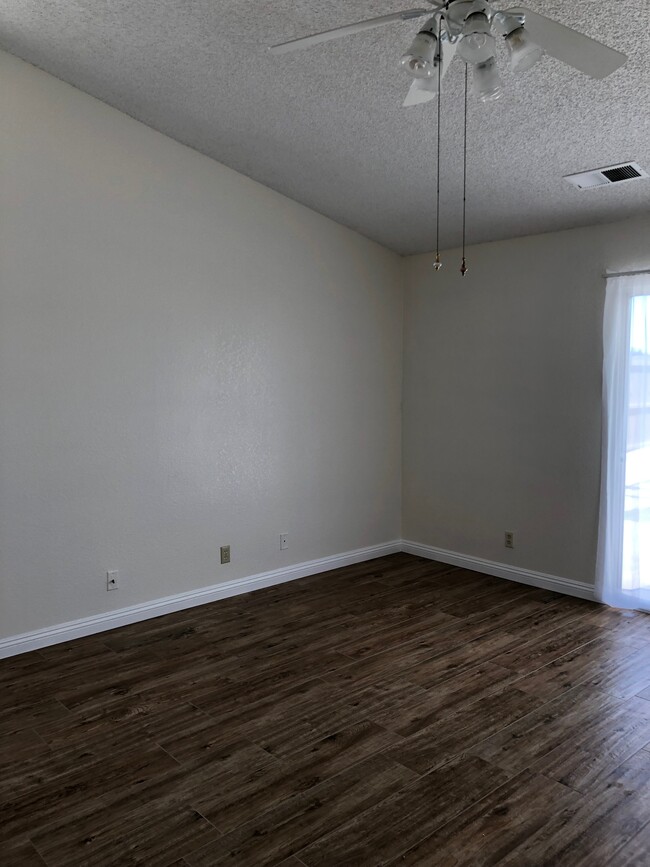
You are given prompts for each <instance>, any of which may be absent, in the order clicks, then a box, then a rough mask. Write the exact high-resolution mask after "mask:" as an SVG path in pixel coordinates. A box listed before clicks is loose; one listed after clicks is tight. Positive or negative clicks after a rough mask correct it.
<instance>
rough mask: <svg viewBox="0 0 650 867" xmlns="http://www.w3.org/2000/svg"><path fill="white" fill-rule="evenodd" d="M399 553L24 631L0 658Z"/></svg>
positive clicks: (329, 563)
mask: <svg viewBox="0 0 650 867" xmlns="http://www.w3.org/2000/svg"><path fill="white" fill-rule="evenodd" d="M401 550H402V543H401V541H400V540H399V539H397V540H395V541H393V542H386V543H384V544H383V545H372V546H371V547H369V548H358V549H357V550H356V551H347V552H345V553H343V554H334V555H332V556H330V557H321V558H320V559H319V560H309V561H307V562H305V563H297V564H296V565H294V566H287V567H286V568H284V569H274V570H273V571H271V572H261V573H260V574H259V575H249V576H248V577H246V578H237V579H235V580H234V581H225V582H224V583H222V584H214V585H212V586H210V587H202V588H200V589H199V590H190V591H188V592H187V593H176V594H175V595H174V596H165V597H163V598H161V599H154V600H152V601H151V602H142V603H140V604H139V605H131V606H129V607H128V608H120V609H118V610H117V611H108V612H106V613H104V614H96V615H94V616H93V617H83V618H81V619H80V620H72V621H70V622H68V623H59V624H57V625H56V626H50V627H47V628H46V629H37V630H36V631H34V632H25V633H23V634H22V635H10V636H9V637H8V638H3V639H0V659H4V658H6V657H9V656H16V655H17V654H19V653H27V652H28V651H30V650H38V649H39V648H40V647H49V646H50V645H52V644H60V643H62V642H64V641H70V640H72V639H73V638H83V636H85V635H95V634H96V633H99V632H106V631H107V630H109V629H116V628H117V627H118V626H127V625H128V624H129V623H137V622H139V621H141V620H150V619H151V618H153V617H161V616H162V615H163V614H171V613H172V612H174V611H182V610H184V609H186V608H194V607H195V606H196V605H205V604H206V603H208V602H216V601H217V600H219V599H227V598H228V597H229V596H238V595H239V594H240V593H250V592H251V591H252V590H260V589H262V587H271V586H273V585H274V584H283V583H284V582H285V581H294V580H295V579H296V578H306V577H307V576H308V575H317V574H318V573H319V572H328V571H329V570H330V569H339V568H341V567H342V566H351V565H353V564H354V563H362V562H364V561H365V560H373V559H374V558H376V557H385V556H386V555H388V554H395V553H397V552H398V551H401Z"/></svg>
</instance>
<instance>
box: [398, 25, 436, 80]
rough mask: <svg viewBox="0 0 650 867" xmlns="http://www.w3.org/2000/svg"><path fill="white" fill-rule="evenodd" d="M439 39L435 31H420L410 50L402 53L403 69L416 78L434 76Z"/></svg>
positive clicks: (401, 63) (401, 64)
mask: <svg viewBox="0 0 650 867" xmlns="http://www.w3.org/2000/svg"><path fill="white" fill-rule="evenodd" d="M437 41H438V40H437V39H436V37H435V36H434V35H433V33H426V32H421V33H418V35H417V36H416V37H415V39H414V40H413V42H412V43H411V47H410V48H409V50H408V51H407V52H406V54H403V55H402V59H401V60H400V66H401V67H402V69H405V70H406V72H408V73H409V75H412V76H413V77H414V78H433V74H434V72H435V71H436V63H435V60H436V45H437Z"/></svg>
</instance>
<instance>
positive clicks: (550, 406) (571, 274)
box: [403, 190, 650, 583]
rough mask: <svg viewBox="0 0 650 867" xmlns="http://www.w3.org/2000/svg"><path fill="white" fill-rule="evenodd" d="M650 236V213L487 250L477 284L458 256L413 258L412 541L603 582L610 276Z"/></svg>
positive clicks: (476, 270)
mask: <svg viewBox="0 0 650 867" xmlns="http://www.w3.org/2000/svg"><path fill="white" fill-rule="evenodd" d="M599 194H603V191H602V190H597V191H590V192H587V193H585V195H599ZM604 194H606V191H604ZM649 241H650V219H648V218H646V219H638V220H634V221H629V222H622V223H618V224H614V225H603V226H594V227H592V228H588V229H577V230H572V231H567V232H558V233H553V234H548V235H539V236H535V237H529V238H521V239H516V240H513V241H505V242H498V243H494V244H484V245H480V246H477V247H472V248H470V249H469V250H468V253H467V256H468V265H469V268H470V270H469V273H468V274H467V276H466V277H465V278H464V279H463V278H461V276H460V274H459V273H458V268H459V266H460V253H459V251H452V252H448V253H445V255H444V267H443V269H442V270H441V271H440V272H439V273H438V274H435V273H434V272H433V270H432V262H433V256H431V255H423V256H414V257H411V258H410V259H409V260H408V262H407V265H406V268H407V271H408V288H407V296H406V307H405V348H404V351H405V354H404V429H403V535H404V538H405V539H410V540H413V541H416V542H419V543H423V544H426V545H432V546H435V547H437V548H443V549H446V550H449V551H455V552H459V553H462V554H465V555H470V556H474V557H480V558H484V559H487V560H491V561H495V562H498V563H507V564H510V565H513V566H518V567H523V568H526V569H531V570H535V571H538V572H545V573H549V574H551V575H557V576H560V577H561V578H569V579H572V580H575V581H583V582H587V583H593V579H594V569H595V559H596V535H597V517H598V496H599V480H600V430H601V420H600V413H601V366H602V342H601V341H602V315H603V304H604V297H605V294H604V293H605V281H604V279H603V278H602V273H603V272H604V271H616V270H628V269H634V268H643V267H650V243H649ZM506 530H514V531H515V533H516V540H515V549H514V550H512V551H509V550H507V549H506V548H505V547H504V538H503V537H504V531H506Z"/></svg>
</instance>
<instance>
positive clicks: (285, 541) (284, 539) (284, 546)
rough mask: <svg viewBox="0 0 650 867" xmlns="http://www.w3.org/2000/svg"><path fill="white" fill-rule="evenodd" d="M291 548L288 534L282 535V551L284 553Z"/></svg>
mask: <svg viewBox="0 0 650 867" xmlns="http://www.w3.org/2000/svg"><path fill="white" fill-rule="evenodd" d="M288 547H289V536H288V534H287V533H280V550H281V551H284V550H286V549H287V548H288Z"/></svg>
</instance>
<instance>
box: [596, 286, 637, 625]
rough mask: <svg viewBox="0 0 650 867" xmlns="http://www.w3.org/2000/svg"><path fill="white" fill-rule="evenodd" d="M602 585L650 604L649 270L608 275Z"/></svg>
mask: <svg viewBox="0 0 650 867" xmlns="http://www.w3.org/2000/svg"><path fill="white" fill-rule="evenodd" d="M603 428H604V429H603V464H602V480H601V508H600V534H599V551H598V575H597V579H598V580H597V589H598V591H599V595H600V598H601V599H602V600H603V601H604V602H606V603H608V604H610V605H616V606H620V607H627V608H641V609H644V610H650V273H644V274H632V275H627V276H621V277H612V278H610V279H609V280H608V282H607V297H606V301H605V322H604V363H603Z"/></svg>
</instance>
